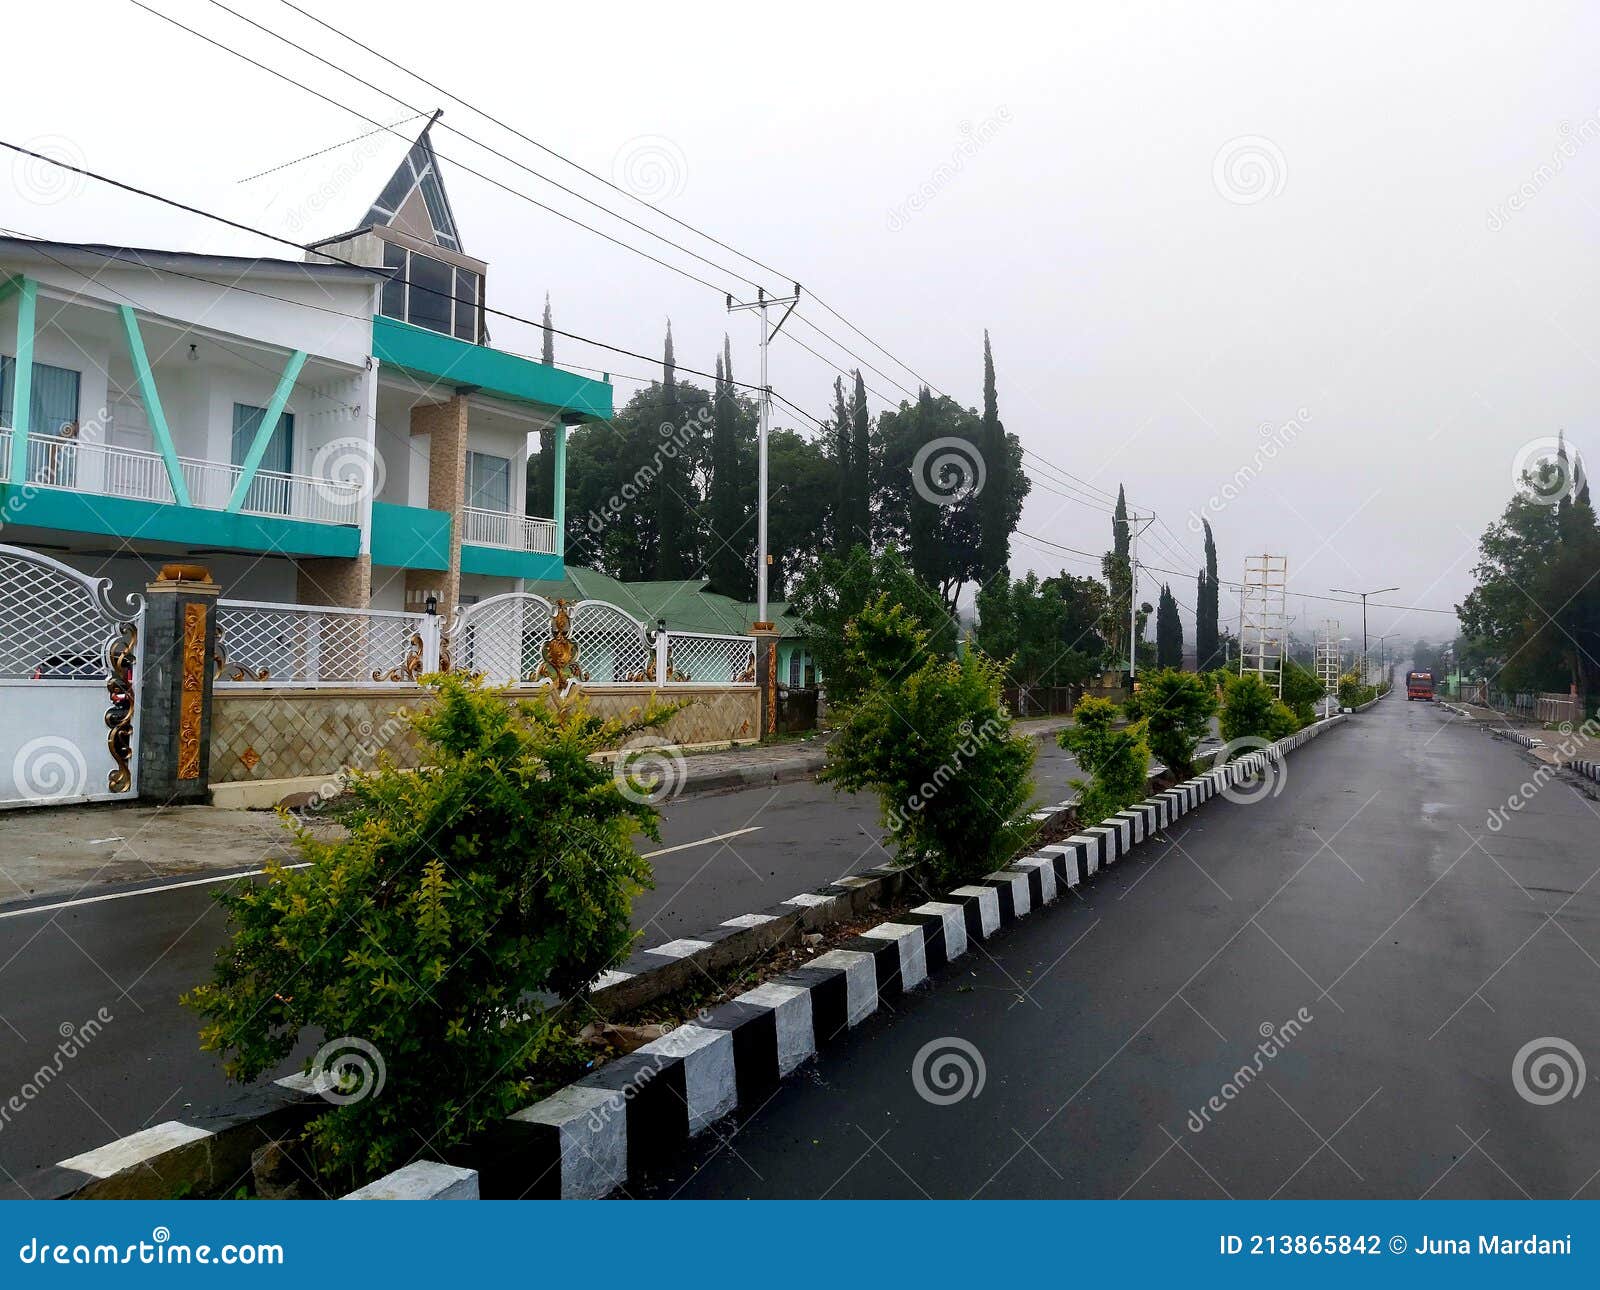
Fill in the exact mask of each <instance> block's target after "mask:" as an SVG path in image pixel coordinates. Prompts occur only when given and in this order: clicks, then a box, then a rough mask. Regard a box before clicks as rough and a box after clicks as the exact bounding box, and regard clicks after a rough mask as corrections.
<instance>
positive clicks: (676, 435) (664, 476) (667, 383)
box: [651, 322, 693, 582]
mask: <svg viewBox="0 0 1600 1290" xmlns="http://www.w3.org/2000/svg"><path fill="white" fill-rule="evenodd" d="M661 395H662V397H661V411H662V419H661V424H660V426H659V427H658V428H659V431H660V438H661V442H660V443H659V444H658V445H657V456H658V458H659V461H658V464H657V466H656V475H655V480H654V482H653V484H652V486H651V491H652V492H653V493H654V494H655V501H656V567H655V576H656V578H657V580H659V581H663V582H665V581H667V580H669V579H674V578H682V577H684V576H685V574H686V573H687V572H688V571H689V570H690V569H691V568H692V567H693V557H692V553H691V552H690V551H688V550H687V549H686V548H687V547H688V546H689V543H690V541H691V535H690V531H689V525H688V523H687V519H688V512H689V506H688V501H687V499H686V498H685V496H684V494H685V492H687V490H688V482H687V481H688V475H689V472H688V471H687V470H686V469H685V461H684V459H683V456H682V455H681V454H682V453H683V451H684V446H685V445H683V444H682V443H681V442H680V439H681V435H682V431H681V429H680V427H683V428H684V429H686V427H684V423H683V422H681V421H680V419H679V418H680V409H679V407H678V370H677V364H676V363H675V362H674V360H673V356H672V324H671V322H668V323H667V339H666V343H665V345H664V346H663V348H662V356H661Z"/></svg>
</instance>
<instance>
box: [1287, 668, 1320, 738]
mask: <svg viewBox="0 0 1600 1290" xmlns="http://www.w3.org/2000/svg"><path fill="white" fill-rule="evenodd" d="M1326 693H1327V691H1326V690H1324V689H1323V686H1322V681H1321V680H1320V679H1319V678H1318V677H1317V675H1316V673H1315V672H1312V671H1309V670H1308V669H1306V668H1304V667H1302V666H1301V665H1300V664H1298V663H1296V662H1295V661H1294V660H1293V659H1292V658H1291V659H1285V660H1284V663H1283V702H1284V704H1285V706H1287V707H1288V709H1289V711H1291V712H1292V713H1294V718H1295V720H1296V721H1298V722H1299V723H1300V724H1301V725H1302V726H1309V725H1310V724H1311V723H1312V722H1313V721H1315V720H1316V719H1317V704H1318V703H1320V702H1321V701H1322V699H1323V697H1324V695H1325V694H1326Z"/></svg>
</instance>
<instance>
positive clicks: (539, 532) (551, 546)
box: [461, 506, 556, 555]
mask: <svg viewBox="0 0 1600 1290" xmlns="http://www.w3.org/2000/svg"><path fill="white" fill-rule="evenodd" d="M461 540H462V541H463V542H466V543H468V544H469V545H471V546H498V547H504V548H506V549H507V550H510V551H530V552H532V553H533V554H535V555H554V554H555V553H556V522H555V521H554V520H545V519H538V518H536V517H535V516H532V515H513V514H511V513H510V512H509V511H490V510H484V509H483V508H482V507H477V506H466V507H463V508H462V511H461Z"/></svg>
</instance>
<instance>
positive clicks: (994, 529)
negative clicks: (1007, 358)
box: [976, 329, 1127, 583]
mask: <svg viewBox="0 0 1600 1290" xmlns="http://www.w3.org/2000/svg"><path fill="white" fill-rule="evenodd" d="M979 437H980V440H981V442H980V443H979V444H978V445H977V447H978V451H979V452H980V453H981V454H982V456H983V465H984V477H985V482H984V487H983V491H982V492H981V493H979V494H978V496H977V499H976V501H977V506H978V534H979V536H978V564H979V567H980V569H981V576H982V578H983V580H984V582H986V583H987V582H990V581H992V580H993V579H995V578H998V577H1000V576H1002V575H1004V574H1005V572H1006V566H1007V564H1008V563H1009V562H1010V558H1011V530H1010V525H1009V524H1008V523H1007V522H1006V490H1005V479H1006V468H1007V465H1008V464H1009V463H1008V462H1007V460H1006V456H1007V454H1006V430H1005V427H1004V426H1003V425H1001V424H1000V403H999V398H998V396H997V395H996V393H995V380H994V353H993V351H992V350H991V349H990V347H989V332H988V330H987V329H985V331H984V333H983V427H982V429H981V430H980V431H979ZM1122 514H1123V519H1124V522H1126V518H1127V510H1126V507H1124V509H1123V512H1122ZM1124 526H1126V524H1124Z"/></svg>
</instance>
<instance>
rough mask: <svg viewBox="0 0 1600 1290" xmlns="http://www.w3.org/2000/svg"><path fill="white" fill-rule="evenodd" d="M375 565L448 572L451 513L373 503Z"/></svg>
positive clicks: (419, 507)
mask: <svg viewBox="0 0 1600 1290" xmlns="http://www.w3.org/2000/svg"><path fill="white" fill-rule="evenodd" d="M372 563H373V564H382V565H388V566H389V567H390V568H394V569H435V570H438V571H440V572H443V571H444V570H447V569H449V567H450V512H448V511H430V510H428V509H427V508H426V507H423V506H396V505H395V504H394V503H393V502H373V503H372Z"/></svg>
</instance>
